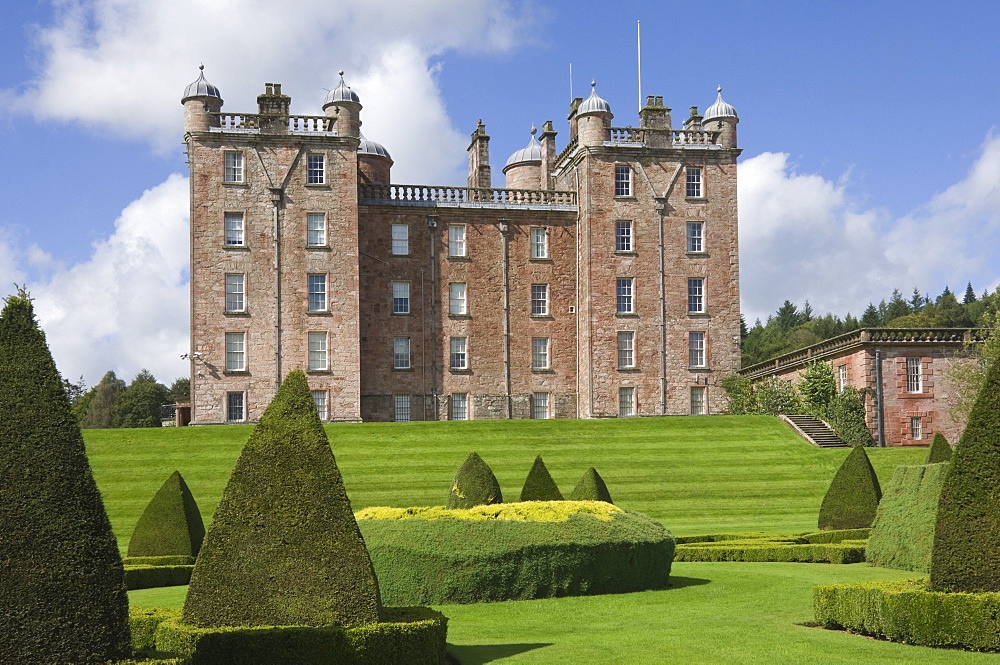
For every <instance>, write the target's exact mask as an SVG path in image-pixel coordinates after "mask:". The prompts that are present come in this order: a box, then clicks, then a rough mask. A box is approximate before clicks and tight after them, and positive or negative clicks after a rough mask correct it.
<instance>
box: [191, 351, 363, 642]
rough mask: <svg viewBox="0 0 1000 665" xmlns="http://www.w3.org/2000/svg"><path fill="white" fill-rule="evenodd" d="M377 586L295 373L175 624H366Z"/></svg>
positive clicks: (259, 435) (219, 516) (214, 528)
mask: <svg viewBox="0 0 1000 665" xmlns="http://www.w3.org/2000/svg"><path fill="white" fill-rule="evenodd" d="M380 608H381V601H380V600H379V588H378V581H377V580H376V578H375V570H374V568H373V567H372V563H371V559H370V558H369V556H368V552H367V550H366V549H365V542H364V539H363V538H362V537H361V532H360V531H359V530H358V525H357V522H356V521H355V519H354V513H353V512H352V511H351V503H350V501H349V500H348V498H347V492H346V491H345V490H344V483H343V481H342V480H341V476H340V470H339V469H338V468H337V462H336V460H335V459H334V457H333V452H332V451H331V450H330V443H329V441H328V440H327V438H326V432H325V431H324V429H323V425H322V423H321V422H320V420H319V417H318V416H317V415H316V405H315V404H314V403H313V399H312V394H311V393H310V392H309V384H308V383H307V382H306V376H305V373H304V372H302V371H301V370H299V371H294V372H291V373H290V374H289V375H288V377H287V378H286V379H285V381H284V382H283V383H282V384H281V387H280V388H279V389H278V392H277V394H275V396H274V399H273V400H272V401H271V404H270V405H269V406H268V407H267V409H266V410H265V411H264V413H263V414H262V415H261V418H260V422H259V424H258V425H257V426H256V427H255V428H254V430H253V432H252V433H251V434H250V438H249V440H248V441H247V443H246V446H244V448H243V452H242V453H241V454H240V457H239V459H238V460H237V462H236V468H235V469H234V470H233V474H232V476H231V477H230V479H229V484H228V485H226V488H225V490H224V491H223V493H222V499H221V500H220V501H219V505H218V507H217V508H216V510H215V516H214V518H213V519H212V524H211V526H210V527H209V529H208V533H207V534H206V536H205V542H204V544H203V545H202V548H201V552H200V553H199V554H198V559H197V562H196V563H195V567H194V573H193V574H192V575H191V586H190V588H189V589H188V593H187V599H186V600H185V602H184V614H183V616H184V621H185V622H186V623H188V624H190V625H192V626H198V627H202V628H209V627H217V626H276V625H286V626H309V625H315V626H324V625H330V624H338V625H354V624H362V623H375V622H377V621H378V620H379V611H380Z"/></svg>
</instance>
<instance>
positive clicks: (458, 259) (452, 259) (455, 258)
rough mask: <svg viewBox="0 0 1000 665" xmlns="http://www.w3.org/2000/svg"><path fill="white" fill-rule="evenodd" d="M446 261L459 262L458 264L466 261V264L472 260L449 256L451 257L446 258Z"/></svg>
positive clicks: (465, 257) (464, 257)
mask: <svg viewBox="0 0 1000 665" xmlns="http://www.w3.org/2000/svg"><path fill="white" fill-rule="evenodd" d="M448 260H449V261H459V262H462V261H466V262H468V261H471V260H472V259H471V258H469V257H468V256H451V255H449V256H448Z"/></svg>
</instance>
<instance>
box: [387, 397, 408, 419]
mask: <svg viewBox="0 0 1000 665" xmlns="http://www.w3.org/2000/svg"><path fill="white" fill-rule="evenodd" d="M411 415H412V414H411V413H410V396H409V395H393V396H392V420H393V422H397V423H408V422H410V418H411Z"/></svg>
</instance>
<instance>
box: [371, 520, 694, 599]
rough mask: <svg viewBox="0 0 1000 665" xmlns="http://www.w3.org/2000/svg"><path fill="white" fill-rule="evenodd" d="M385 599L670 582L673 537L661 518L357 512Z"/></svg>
mask: <svg viewBox="0 0 1000 665" xmlns="http://www.w3.org/2000/svg"><path fill="white" fill-rule="evenodd" d="M358 524H359V525H360V526H361V531H362V533H364V535H365V541H366V542H367V543H368V551H369V552H371V556H372V561H373V562H374V563H375V570H376V571H377V572H378V578H379V584H380V586H381V589H382V596H383V598H385V600H386V602H388V603H395V604H401V605H415V604H422V603H429V604H446V603H480V602H493V601H501V600H527V599H531V598H547V597H551V596H578V595H590V594H600V593H621V592H627V591H641V590H644V589H662V588H665V587H666V586H667V578H668V577H669V575H670V564H671V561H672V559H673V553H674V538H673V536H672V535H671V533H670V532H669V531H667V530H666V529H664V528H663V525H661V524H660V523H659V522H657V521H656V520H654V519H652V518H649V517H647V516H645V515H642V514H640V513H628V512H625V513H622V514H620V515H617V516H615V517H613V518H612V519H610V520H603V519H599V518H597V517H593V516H591V515H573V516H571V517H570V518H569V519H567V520H564V521H554V522H553V521H546V522H530V521H514V520H462V519H437V520H424V519H361V520H358Z"/></svg>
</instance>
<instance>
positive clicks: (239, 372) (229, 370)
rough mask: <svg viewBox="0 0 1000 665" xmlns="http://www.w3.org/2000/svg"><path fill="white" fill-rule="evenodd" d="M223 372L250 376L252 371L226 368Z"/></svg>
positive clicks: (229, 374) (226, 374)
mask: <svg viewBox="0 0 1000 665" xmlns="http://www.w3.org/2000/svg"><path fill="white" fill-rule="evenodd" d="M222 373H223V374H224V375H225V376H250V371H249V370H245V369H224V370H222Z"/></svg>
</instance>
